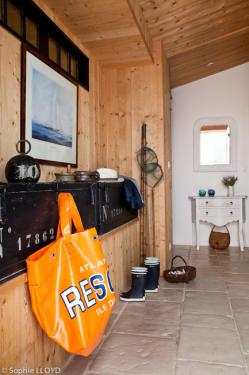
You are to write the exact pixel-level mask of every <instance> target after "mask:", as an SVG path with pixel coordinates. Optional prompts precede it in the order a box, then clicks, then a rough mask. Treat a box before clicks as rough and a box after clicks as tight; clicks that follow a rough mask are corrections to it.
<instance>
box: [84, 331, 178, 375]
mask: <svg viewBox="0 0 249 375" xmlns="http://www.w3.org/2000/svg"><path fill="white" fill-rule="evenodd" d="M175 358H176V343H175V341H174V340H167V339H160V338H152V337H143V336H136V335H120V334H117V333H116V334H112V335H111V336H110V337H109V338H108V339H107V341H106V342H105V344H104V345H103V346H102V348H101V351H100V352H99V354H98V355H97V357H96V358H95V360H94V361H93V364H92V365H91V367H90V370H91V371H95V372H97V373H100V374H101V375H112V374H115V375H116V374H119V373H120V372H119V371H122V372H124V373H126V372H127V375H128V374H137V375H138V374H139V375H147V374H150V375H152V374H158V375H160V374H172V375H173V374H174V369H175Z"/></svg>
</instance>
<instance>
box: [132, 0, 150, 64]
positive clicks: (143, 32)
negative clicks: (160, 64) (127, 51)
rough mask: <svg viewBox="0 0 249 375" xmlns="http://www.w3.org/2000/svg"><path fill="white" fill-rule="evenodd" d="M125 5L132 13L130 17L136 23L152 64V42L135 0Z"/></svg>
mask: <svg viewBox="0 0 249 375" xmlns="http://www.w3.org/2000/svg"><path fill="white" fill-rule="evenodd" d="M127 4H128V6H129V8H130V11H131V13H132V16H133V18H134V21H135V22H136V25H137V27H138V29H139V31H140V34H141V37H142V39H143V41H144V44H145V46H146V49H147V51H148V53H149V55H150V58H151V60H152V62H154V57H153V42H152V38H151V35H150V32H149V28H148V25H147V23H146V21H145V18H144V15H143V12H142V9H141V8H140V6H139V5H138V2H137V0H127Z"/></svg>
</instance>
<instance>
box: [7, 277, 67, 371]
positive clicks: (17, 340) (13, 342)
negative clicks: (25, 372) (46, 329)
mask: <svg viewBox="0 0 249 375" xmlns="http://www.w3.org/2000/svg"><path fill="white" fill-rule="evenodd" d="M0 316H1V323H0V327H1V335H0V348H1V350H0V362H1V366H2V367H7V368H8V367H13V368H23V367H27V368H36V367H42V368H44V367H56V366H59V367H61V366H63V364H64V363H65V361H66V360H67V359H68V358H69V353H67V352H65V351H64V350H63V349H61V348H60V347H59V346H58V345H57V344H55V343H53V342H52V341H51V340H50V339H49V338H48V337H47V336H45V334H44V333H43V331H42V329H41V328H40V326H39V325H38V323H37V321H36V319H35V317H34V315H33V313H32V310H31V305H30V298H29V291H28V286H27V284H26V283H25V284H20V285H19V286H16V287H14V288H12V289H11V290H10V289H9V288H6V289H5V288H4V285H3V286H1V287H0ZM7 327H8V329H6V328H7Z"/></svg>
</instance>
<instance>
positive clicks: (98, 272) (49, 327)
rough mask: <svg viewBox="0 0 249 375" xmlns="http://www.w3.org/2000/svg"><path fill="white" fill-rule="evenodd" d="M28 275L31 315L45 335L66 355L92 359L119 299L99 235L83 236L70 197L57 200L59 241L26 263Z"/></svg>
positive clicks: (92, 231) (87, 232) (90, 231)
mask: <svg viewBox="0 0 249 375" xmlns="http://www.w3.org/2000/svg"><path fill="white" fill-rule="evenodd" d="M72 223H73V224H74V227H75V230H76V233H74V234H72ZM27 272H28V284H29V290H30V296H31V303H32V309H33V312H34V314H35V316H36V318H37V320H38V322H39V323H40V325H41V327H42V328H43V330H44V331H45V332H46V334H47V335H48V336H49V337H50V338H51V339H52V340H54V341H55V342H57V343H58V344H59V345H61V346H62V347H63V348H64V349H65V350H67V351H68V352H72V353H75V354H78V355H82V356H88V355H89V354H91V353H92V352H93V350H94V349H95V348H96V346H97V345H98V344H99V342H100V340H101V337H102V336H103V333H104V331H105V327H106V325H107V323H108V320H109V317H110V314H111V310H112V307H113V305H114V302H115V296H114V290H113V288H112V285H111V281H110V277H109V273H108V268H107V265H106V262H105V258H104V255H103V252H102V248H101V242H100V240H99V239H98V236H97V232H96V229H95V228H91V229H87V230H84V228H83V225H82V222H81V218H80V215H79V212H78V210H77V207H76V205H75V202H74V199H73V197H72V195H71V194H69V193H60V194H59V226H58V233H57V239H56V241H54V242H53V243H51V244H49V245H47V246H46V247H44V248H43V249H41V250H38V251H37V252H35V253H34V254H32V255H31V256H29V257H28V258H27Z"/></svg>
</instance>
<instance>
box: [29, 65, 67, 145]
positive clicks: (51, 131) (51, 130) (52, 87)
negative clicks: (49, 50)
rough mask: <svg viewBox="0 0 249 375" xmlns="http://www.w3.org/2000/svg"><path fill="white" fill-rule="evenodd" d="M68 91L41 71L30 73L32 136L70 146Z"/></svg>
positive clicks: (34, 70)
mask: <svg viewBox="0 0 249 375" xmlns="http://www.w3.org/2000/svg"><path fill="white" fill-rule="evenodd" d="M72 112H73V109H72V103H71V101H70V93H69V92H67V90H66V89H65V88H64V87H62V86H60V85H59V84H58V83H57V82H55V81H53V80H51V79H50V78H48V77H47V76H45V75H44V74H42V73H41V72H39V71H37V70H36V69H33V74H32V138H34V139H39V140H40V141H45V142H50V143H55V144H58V145H61V146H66V147H72V117H73V115H72Z"/></svg>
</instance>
